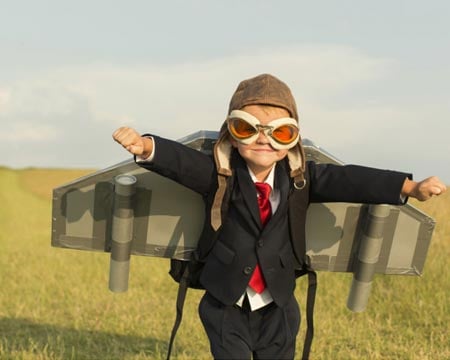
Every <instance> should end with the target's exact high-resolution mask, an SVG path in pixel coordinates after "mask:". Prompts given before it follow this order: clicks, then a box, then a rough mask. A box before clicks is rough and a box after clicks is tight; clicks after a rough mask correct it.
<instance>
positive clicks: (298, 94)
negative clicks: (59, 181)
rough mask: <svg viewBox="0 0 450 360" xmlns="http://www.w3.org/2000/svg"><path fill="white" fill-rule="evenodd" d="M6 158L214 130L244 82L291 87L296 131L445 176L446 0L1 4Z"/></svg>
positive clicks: (349, 153) (387, 163) (449, 113)
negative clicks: (129, 135)
mask: <svg viewBox="0 0 450 360" xmlns="http://www.w3.org/2000/svg"><path fill="white" fill-rule="evenodd" d="M0 8H1V9H2V10H1V12H0V126H1V127H0V166H9V167H12V168H25V167H45V168H83V169H84V168H93V169H101V168H105V167H108V166H111V165H113V164H116V163H118V162H120V161H123V160H125V159H128V158H129V157H130V156H129V155H128V154H127V153H126V151H125V150H123V149H122V148H121V147H120V146H119V145H118V144H116V143H115V142H114V141H113V140H112V137H111V134H112V133H113V131H114V130H115V129H116V128H118V127H120V126H131V127H134V128H135V129H136V130H137V131H139V132H140V133H144V132H146V133H147V132H148V133H154V134H157V135H161V136H165V137H168V138H171V139H179V138H181V137H183V136H186V135H188V134H191V133H194V132H196V131H198V130H218V129H219V128H220V126H221V124H222V122H223V121H224V119H225V117H226V113H227V108H228V102H229V100H230V97H231V95H232V93H233V92H234V90H235V89H236V87H237V85H238V83H239V82H240V81H241V80H243V79H246V78H250V77H253V76H255V75H258V74H260V73H271V74H273V75H275V76H277V77H279V78H280V79H281V80H283V81H284V82H286V83H287V84H288V85H289V87H290V88H291V90H292V92H293V94H294V96H295V99H296V101H297V105H298V109H299V114H300V127H301V133H302V137H303V138H307V139H309V140H311V141H313V142H314V143H316V144H317V145H318V146H320V147H322V148H324V149H325V150H327V151H328V152H330V153H331V154H333V155H334V156H335V157H337V158H338V159H340V160H341V161H343V162H344V163H352V164H361V165H367V166H373V167H379V168H385V169H394V170H401V171H406V172H412V173H413V174H414V177H415V179H417V180H420V179H423V178H425V177H427V176H430V175H437V176H439V177H440V178H441V179H442V180H443V181H444V182H446V183H447V184H450V143H449V137H450V22H449V21H448V19H449V17H450V2H448V1H446V0H441V1H438V0H430V1H427V2H425V1H418V0H410V1H399V0H389V1H387V0H379V1H362V0H340V1H331V0H330V1H321V0H318V1H310V0H309V1H303V0H293V1H283V0H277V1H264V0H259V1H256V0H240V1H237V0H227V1H218V0H216V1H214V0H209V1H207V0H191V1H186V0H172V1H151V0H146V1H133V0H128V1H114V0H109V1H103V0H98V1H96V0H89V1H85V0H78V1H76V2H75V1H64V0H59V1H46V0H40V1H32V0H30V1H24V0H13V1H5V0H0Z"/></svg>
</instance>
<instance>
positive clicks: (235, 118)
mask: <svg viewBox="0 0 450 360" xmlns="http://www.w3.org/2000/svg"><path fill="white" fill-rule="evenodd" d="M227 126H228V131H229V132H230V134H231V136H232V137H233V138H234V139H235V140H237V141H239V142H240V143H242V144H245V145H249V144H251V143H252V142H254V141H256V139H257V138H258V136H259V133H260V131H262V132H263V133H264V135H265V136H266V137H267V139H268V140H269V143H270V145H272V147H273V148H274V149H277V150H283V149H290V148H293V147H294V146H295V145H296V143H297V141H298V139H299V137H300V133H299V129H298V125H297V121H296V120H295V119H292V118H280V119H275V120H272V121H271V122H269V123H268V124H267V125H262V124H261V122H260V121H259V120H258V119H257V118H256V117H254V116H253V115H251V114H249V113H248V112H245V111H242V110H233V111H232V112H231V113H230V115H229V116H228V118H227Z"/></svg>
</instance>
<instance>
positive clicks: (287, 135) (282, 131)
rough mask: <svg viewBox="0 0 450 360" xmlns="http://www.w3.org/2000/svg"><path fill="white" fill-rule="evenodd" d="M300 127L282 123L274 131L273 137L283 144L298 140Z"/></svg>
mask: <svg viewBox="0 0 450 360" xmlns="http://www.w3.org/2000/svg"><path fill="white" fill-rule="evenodd" d="M297 136H298V129H297V128H296V127H295V126H293V125H281V126H279V127H277V128H276V129H273V131H272V137H273V138H274V139H275V140H276V141H278V142H279V143H281V144H289V143H291V142H292V141H294V140H296V139H297Z"/></svg>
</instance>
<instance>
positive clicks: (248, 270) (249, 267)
mask: <svg viewBox="0 0 450 360" xmlns="http://www.w3.org/2000/svg"><path fill="white" fill-rule="evenodd" d="M252 271H253V269H252V267H251V266H246V267H245V268H244V274H245V275H250V274H251V273H252Z"/></svg>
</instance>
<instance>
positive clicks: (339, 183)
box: [308, 162, 412, 205]
mask: <svg viewBox="0 0 450 360" xmlns="http://www.w3.org/2000/svg"><path fill="white" fill-rule="evenodd" d="M308 170H309V175H310V187H309V189H310V202H351V203H366V204H391V205H400V204H404V203H406V201H407V199H404V201H403V199H401V189H402V186H403V183H404V181H405V179H406V178H409V179H412V175H411V174H408V173H403V172H398V171H391V170H381V169H375V168H370V167H365V166H358V165H345V166H340V165H334V164H315V163H314V162H308Z"/></svg>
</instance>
